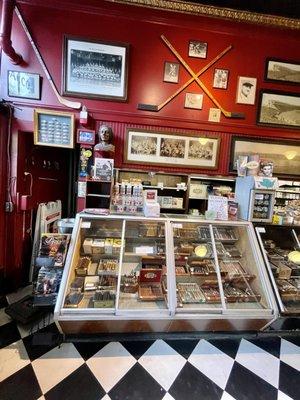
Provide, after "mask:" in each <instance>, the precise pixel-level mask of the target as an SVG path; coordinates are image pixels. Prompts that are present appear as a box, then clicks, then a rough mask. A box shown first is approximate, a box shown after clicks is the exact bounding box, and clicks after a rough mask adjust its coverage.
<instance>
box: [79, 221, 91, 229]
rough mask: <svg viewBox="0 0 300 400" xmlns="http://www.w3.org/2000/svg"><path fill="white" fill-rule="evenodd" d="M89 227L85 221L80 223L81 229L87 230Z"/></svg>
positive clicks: (89, 224) (88, 223)
mask: <svg viewBox="0 0 300 400" xmlns="http://www.w3.org/2000/svg"><path fill="white" fill-rule="evenodd" d="M90 227H91V223H90V222H89V221H85V222H82V223H81V228H87V229H89V228H90Z"/></svg>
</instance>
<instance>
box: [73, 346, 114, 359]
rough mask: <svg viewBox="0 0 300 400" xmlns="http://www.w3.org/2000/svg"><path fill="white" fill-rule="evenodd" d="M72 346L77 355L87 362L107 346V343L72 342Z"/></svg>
mask: <svg viewBox="0 0 300 400" xmlns="http://www.w3.org/2000/svg"><path fill="white" fill-rule="evenodd" d="M73 345H74V346H75V347H76V349H77V351H78V353H79V354H80V355H81V357H82V358H83V359H84V361H87V360H88V359H89V358H91V357H93V355H95V354H96V353H97V352H98V351H100V350H101V349H102V348H103V347H104V346H106V345H107V342H101V343H93V342H90V343H86V342H74V343H73Z"/></svg>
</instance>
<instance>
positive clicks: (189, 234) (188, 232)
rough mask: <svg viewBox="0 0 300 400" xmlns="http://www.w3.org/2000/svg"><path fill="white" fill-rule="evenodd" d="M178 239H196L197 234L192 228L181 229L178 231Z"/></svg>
mask: <svg viewBox="0 0 300 400" xmlns="http://www.w3.org/2000/svg"><path fill="white" fill-rule="evenodd" d="M178 231H179V232H178V233H179V237H181V238H184V239H197V238H198V233H197V231H196V230H195V229H194V228H181V229H178Z"/></svg>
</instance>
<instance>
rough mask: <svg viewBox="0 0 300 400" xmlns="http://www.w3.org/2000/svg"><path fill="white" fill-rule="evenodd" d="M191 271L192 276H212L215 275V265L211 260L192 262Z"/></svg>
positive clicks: (190, 264)
mask: <svg viewBox="0 0 300 400" xmlns="http://www.w3.org/2000/svg"><path fill="white" fill-rule="evenodd" d="M189 270H190V274H191V275H199V276H205V275H211V274H215V273H216V270H215V264H214V263H213V262H212V261H211V260H192V261H191V262H190V263H189Z"/></svg>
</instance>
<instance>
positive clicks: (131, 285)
mask: <svg viewBox="0 0 300 400" xmlns="http://www.w3.org/2000/svg"><path fill="white" fill-rule="evenodd" d="M138 287H139V284H138V278H137V276H136V274H135V273H133V274H130V275H122V277H121V292H123V293H136V292H137V291H138Z"/></svg>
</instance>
